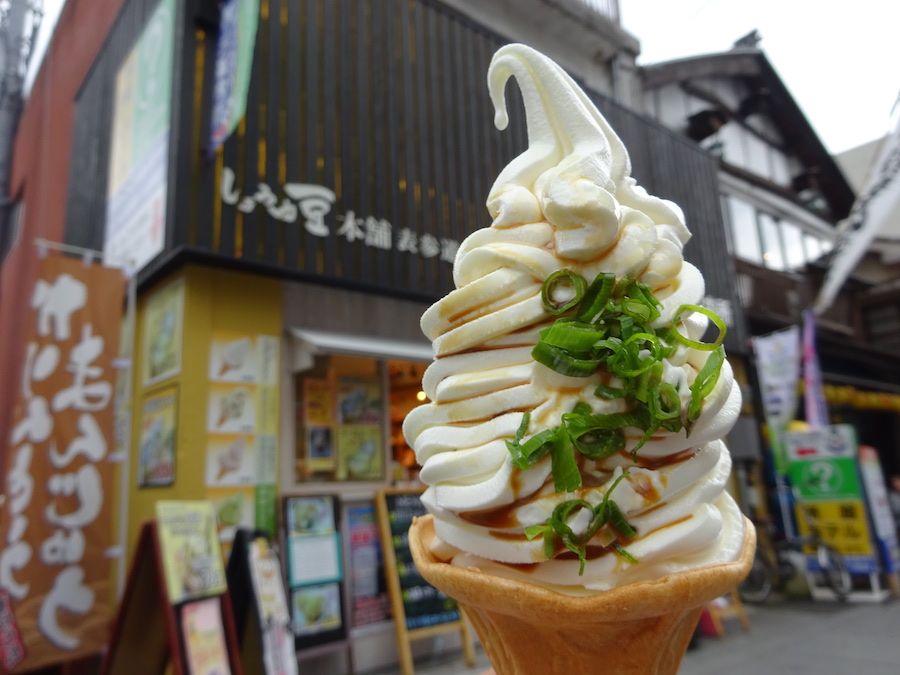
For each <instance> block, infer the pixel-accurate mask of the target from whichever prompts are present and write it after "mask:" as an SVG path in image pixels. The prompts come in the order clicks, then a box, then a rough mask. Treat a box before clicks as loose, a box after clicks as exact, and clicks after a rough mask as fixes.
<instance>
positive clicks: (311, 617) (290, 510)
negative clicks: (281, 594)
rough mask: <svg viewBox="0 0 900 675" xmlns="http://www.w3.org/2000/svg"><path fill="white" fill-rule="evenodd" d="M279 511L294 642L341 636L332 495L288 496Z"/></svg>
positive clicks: (339, 560) (339, 578)
mask: <svg viewBox="0 0 900 675" xmlns="http://www.w3.org/2000/svg"><path fill="white" fill-rule="evenodd" d="M284 511H285V541H286V544H287V560H286V565H287V572H288V585H289V586H290V588H291V591H290V592H291V623H292V626H293V631H294V635H295V636H297V640H298V641H297V645H298V647H302V646H304V645H306V646H309V645H313V644H321V643H322V642H328V641H331V640H334V639H340V638H342V637H343V636H344V634H345V630H346V626H345V622H344V618H343V602H342V590H341V584H342V582H343V559H342V554H341V536H340V532H339V531H338V512H337V498H336V497H334V496H333V495H316V496H303V497H288V498H286V499H285V500H284Z"/></svg>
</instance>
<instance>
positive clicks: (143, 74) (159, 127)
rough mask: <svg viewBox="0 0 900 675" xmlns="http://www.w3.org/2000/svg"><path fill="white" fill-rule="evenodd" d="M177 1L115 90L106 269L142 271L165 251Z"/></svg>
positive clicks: (164, 3) (138, 46) (152, 28)
mask: <svg viewBox="0 0 900 675" xmlns="http://www.w3.org/2000/svg"><path fill="white" fill-rule="evenodd" d="M174 33H175V0H161V2H160V3H159V4H158V5H157V7H156V10H155V11H154V12H153V14H152V15H151V16H150V18H149V19H148V21H147V24H146V27H145V28H144V30H143V32H142V33H141V35H140V37H139V38H138V40H137V42H136V43H135V45H134V47H132V49H131V51H130V52H129V53H128V55H127V56H126V57H125V59H124V60H123V61H122V65H121V66H119V69H118V72H117V73H116V78H115V84H114V88H113V113H112V131H111V139H110V156H109V176H108V182H107V190H106V232H105V237H104V244H103V258H104V262H106V263H107V264H111V265H119V266H123V267H127V268H130V269H133V270H140V269H141V268H143V267H144V266H145V265H146V264H147V263H149V262H150V261H151V260H152V259H153V258H154V257H156V255H157V254H158V253H160V252H161V251H162V250H163V247H164V246H165V237H166V203H167V202H166V194H167V183H168V159H169V126H170V118H171V99H172V71H173V46H174Z"/></svg>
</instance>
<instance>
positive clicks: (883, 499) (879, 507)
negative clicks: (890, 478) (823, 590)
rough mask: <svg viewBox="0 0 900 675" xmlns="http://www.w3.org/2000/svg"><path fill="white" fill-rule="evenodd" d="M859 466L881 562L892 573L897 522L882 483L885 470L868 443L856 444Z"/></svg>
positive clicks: (898, 560)
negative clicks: (857, 445) (883, 470)
mask: <svg viewBox="0 0 900 675" xmlns="http://www.w3.org/2000/svg"><path fill="white" fill-rule="evenodd" d="M859 468H860V473H861V474H862V479H863V486H864V487H865V491H866V501H867V503H868V505H869V513H871V514H872V524H873V526H874V529H875V538H876V541H877V543H878V552H879V554H880V557H881V564H882V567H883V569H884V571H885V572H887V573H888V574H893V573H894V572H897V571H898V570H900V548H898V544H897V525H896V523H895V522H894V514H893V513H892V512H891V504H890V501H889V498H888V493H887V489H886V487H885V483H884V473H883V472H882V471H881V461H880V460H879V459H878V451H877V450H876V449H875V448H873V447H871V446H868V445H861V446H859Z"/></svg>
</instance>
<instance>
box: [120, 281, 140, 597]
mask: <svg viewBox="0 0 900 675" xmlns="http://www.w3.org/2000/svg"><path fill="white" fill-rule="evenodd" d="M124 271H125V274H126V275H127V276H128V287H127V290H126V305H125V317H126V318H125V325H126V329H125V335H124V336H123V337H124V340H125V345H126V346H125V350H124V351H123V358H124V359H125V360H126V363H127V366H126V367H125V369H124V370H125V372H124V373H123V376H124V378H125V392H126V393H125V397H124V401H123V403H124V406H123V407H124V408H125V410H126V411H129V412H128V413H127V419H128V424H127V429H126V433H125V436H124V438H123V442H122V453H123V455H124V456H123V457H122V462H121V464H120V472H119V495H120V496H119V501H120V504H119V546H120V551H121V552H120V555H119V560H118V565H117V573H116V595H117V596H118V598H120V599H121V597H122V593H123V592H124V590H125V581H126V579H125V576H126V573H127V563H128V560H127V556H126V555H125V552H126V551H127V550H128V485H129V478H130V472H131V427H132V422H133V419H132V411H133V405H134V344H135V338H136V325H135V321H136V318H137V274H135V273H134V271H133V270H124Z"/></svg>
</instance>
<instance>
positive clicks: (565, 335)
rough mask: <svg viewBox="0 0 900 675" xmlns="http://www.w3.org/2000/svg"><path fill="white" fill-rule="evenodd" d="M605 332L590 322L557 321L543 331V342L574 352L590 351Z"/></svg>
mask: <svg viewBox="0 0 900 675" xmlns="http://www.w3.org/2000/svg"><path fill="white" fill-rule="evenodd" d="M603 336H604V334H603V333H602V332H600V331H598V330H597V329H596V328H594V327H593V326H592V325H591V324H589V323H582V322H580V321H571V320H562V321H556V322H554V323H553V325H551V326H550V327H548V328H545V329H544V330H542V331H541V342H543V343H544V344H548V345H550V346H552V347H557V348H559V349H564V350H565V351H567V352H570V353H573V354H583V353H588V352H590V351H591V349H592V348H593V347H594V345H595V344H596V343H597V342H598V341H599V340H602V339H603Z"/></svg>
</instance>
